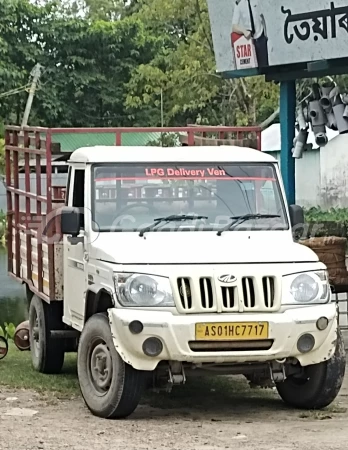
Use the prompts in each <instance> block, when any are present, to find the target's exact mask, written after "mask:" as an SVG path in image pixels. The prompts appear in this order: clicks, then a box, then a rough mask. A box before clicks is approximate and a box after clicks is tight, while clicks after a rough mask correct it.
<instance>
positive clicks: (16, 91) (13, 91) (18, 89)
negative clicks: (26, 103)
mask: <svg viewBox="0 0 348 450" xmlns="http://www.w3.org/2000/svg"><path fill="white" fill-rule="evenodd" d="M29 88H30V84H26V85H25V86H21V87H18V88H15V89H12V90H10V91H7V92H3V93H2V94H0V98H3V97H9V96H11V95H16V94H20V93H21V92H24V91H26V90H27V89H29Z"/></svg>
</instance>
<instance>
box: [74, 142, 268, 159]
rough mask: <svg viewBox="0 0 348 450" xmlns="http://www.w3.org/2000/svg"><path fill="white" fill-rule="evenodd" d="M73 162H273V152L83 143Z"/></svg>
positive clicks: (238, 148)
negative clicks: (84, 144)
mask: <svg viewBox="0 0 348 450" xmlns="http://www.w3.org/2000/svg"><path fill="white" fill-rule="evenodd" d="M70 161H71V162H73V163H89V164H93V163H130V162H139V163H149V162H152V163H156V162H159V163H161V162H162V163H165V162H168V163H170V162H174V161H175V162H182V163H188V162H211V163H214V162H217V161H219V162H244V163H245V162H272V163H274V162H277V160H276V159H275V158H273V156H271V155H268V154H267V153H263V152H261V151H259V150H254V149H251V148H247V147H235V146H230V145H223V146H218V147H215V146H211V147H200V146H197V147H151V146H143V147H116V146H102V145H100V146H99V145H98V146H96V147H84V148H80V149H78V150H75V151H74V152H73V153H72V155H71V157H70Z"/></svg>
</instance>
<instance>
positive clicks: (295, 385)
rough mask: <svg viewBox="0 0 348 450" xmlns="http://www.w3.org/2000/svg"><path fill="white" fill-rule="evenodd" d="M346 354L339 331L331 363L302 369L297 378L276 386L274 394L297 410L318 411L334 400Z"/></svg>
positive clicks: (291, 378) (329, 361) (339, 386)
mask: <svg viewBox="0 0 348 450" xmlns="http://www.w3.org/2000/svg"><path fill="white" fill-rule="evenodd" d="M345 367H346V352H345V347H344V342H343V337H342V334H341V332H340V331H338V334H337V343H336V351H335V353H334V355H333V356H332V358H331V359H329V360H328V361H324V362H322V363H320V364H315V365H311V366H307V367H304V368H303V371H302V373H301V375H296V376H295V375H293V376H290V377H288V378H287V379H286V380H285V381H284V382H281V383H277V385H276V386H277V390H278V393H279V395H280V396H281V398H282V399H283V401H284V402H285V403H287V404H288V405H290V406H294V407H296V408H301V409H321V408H325V407H326V406H328V405H330V404H331V403H332V402H333V401H334V400H335V398H336V397H337V395H338V393H339V391H340V389H341V386H342V383H343V378H344V374H345Z"/></svg>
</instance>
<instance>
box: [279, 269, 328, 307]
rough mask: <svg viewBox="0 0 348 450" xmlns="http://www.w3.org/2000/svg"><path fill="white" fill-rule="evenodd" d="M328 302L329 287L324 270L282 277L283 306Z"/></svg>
mask: <svg viewBox="0 0 348 450" xmlns="http://www.w3.org/2000/svg"><path fill="white" fill-rule="evenodd" d="M329 300H330V286H329V279H328V275H327V272H326V271H325V270H320V271H317V272H305V273H297V274H295V275H288V276H285V277H283V301H282V303H283V304H287V305H291V304H299V303H300V304H301V303H302V304H317V303H328V301H329Z"/></svg>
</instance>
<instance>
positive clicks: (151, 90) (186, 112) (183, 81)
mask: <svg viewBox="0 0 348 450" xmlns="http://www.w3.org/2000/svg"><path fill="white" fill-rule="evenodd" d="M137 15H138V17H140V18H141V19H142V20H143V22H144V23H145V24H146V28H147V31H148V32H149V33H150V34H154V33H157V34H158V35H161V36H162V40H163V45H162V47H161V49H160V51H159V52H158V53H157V54H156V56H155V58H154V59H153V60H152V61H151V62H150V63H149V64H146V65H141V66H139V67H138V68H137V70H136V71H135V72H134V74H133V76H132V78H131V80H130V82H129V84H128V88H129V95H128V96H127V103H126V104H127V106H128V107H132V108H138V109H142V108H146V107H149V105H152V107H156V108H157V109H158V105H159V95H160V92H161V90H162V91H163V96H164V111H165V122H166V124H168V125H169V124H173V125H174V124H175V125H178V124H185V123H186V122H187V121H188V120H189V119H191V120H193V121H196V120H197V119H198V118H199V120H200V121H203V122H204V123H209V124H212V125H214V124H223V125H255V124H260V123H261V122H263V121H264V120H266V119H267V118H268V117H269V116H270V115H271V114H272V113H273V112H274V111H275V110H276V109H277V108H278V98H279V89H278V87H277V86H276V85H274V84H272V83H266V82H265V81H264V79H263V78H262V77H256V78H250V79H245V80H243V79H240V80H224V79H222V78H221V77H220V76H219V75H217V74H216V73H215V60H214V50H213V44H212V38H211V34H210V24H209V17H208V11H207V5H206V2H205V1H204V0H177V1H175V2H173V1H171V0H142V3H141V9H140V11H139V12H138V13H137ZM149 119H150V118H149ZM151 119H152V120H156V124H158V123H159V115H158V114H157V115H156V116H155V117H152V118H151Z"/></svg>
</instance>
